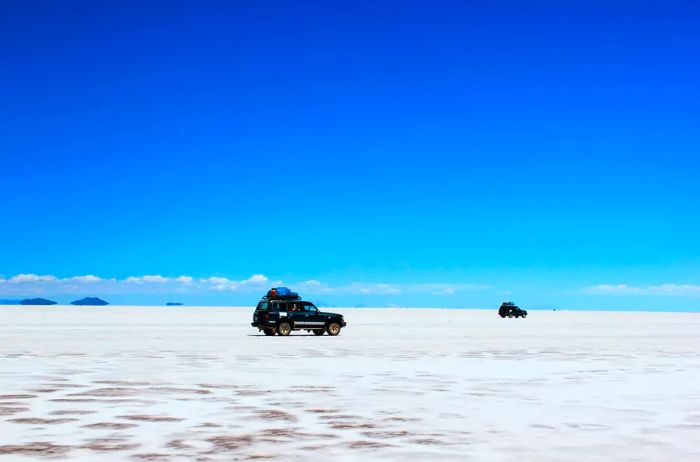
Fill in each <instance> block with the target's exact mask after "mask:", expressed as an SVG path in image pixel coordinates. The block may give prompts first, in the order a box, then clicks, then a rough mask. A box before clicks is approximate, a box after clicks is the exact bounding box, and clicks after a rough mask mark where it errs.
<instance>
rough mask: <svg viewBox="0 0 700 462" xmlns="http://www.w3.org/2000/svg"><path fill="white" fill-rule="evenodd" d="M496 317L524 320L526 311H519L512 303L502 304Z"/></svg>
mask: <svg viewBox="0 0 700 462" xmlns="http://www.w3.org/2000/svg"><path fill="white" fill-rule="evenodd" d="M498 315H499V316H500V317H502V318H506V317H508V318H520V317H522V318H525V317H527V311H525V310H522V309H520V307H519V306H517V305H516V304H515V303H513V302H503V303H502V304H501V307H500V308H499V309H498Z"/></svg>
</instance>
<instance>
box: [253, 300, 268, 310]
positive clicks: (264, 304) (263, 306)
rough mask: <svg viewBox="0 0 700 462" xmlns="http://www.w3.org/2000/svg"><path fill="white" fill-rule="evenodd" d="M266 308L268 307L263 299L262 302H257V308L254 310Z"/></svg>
mask: <svg viewBox="0 0 700 462" xmlns="http://www.w3.org/2000/svg"><path fill="white" fill-rule="evenodd" d="M268 308H269V305H268V302H267V301H264V302H260V303H258V306H257V308H255V311H267V309H268Z"/></svg>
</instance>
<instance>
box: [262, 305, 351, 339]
mask: <svg viewBox="0 0 700 462" xmlns="http://www.w3.org/2000/svg"><path fill="white" fill-rule="evenodd" d="M345 325H346V323H345V319H344V318H343V315H341V314H337V313H326V312H323V311H319V310H318V308H316V306H315V305H314V304H313V303H311V302H308V301H304V300H302V299H301V298H300V297H298V296H296V297H294V298H293V299H290V298H284V299H277V298H270V297H268V296H265V297H263V298H262V299H261V300H260V302H259V303H258V306H257V307H256V308H255V312H254V313H253V322H252V323H251V326H253V327H257V328H258V330H259V331H262V332H263V333H264V334H265V335H275V334H278V335H283V336H286V335H289V334H290V333H291V332H292V331H293V330H306V331H309V332H313V333H314V334H315V335H323V333H324V332H326V333H328V335H338V334H339V333H340V329H341V328H343V327H345Z"/></svg>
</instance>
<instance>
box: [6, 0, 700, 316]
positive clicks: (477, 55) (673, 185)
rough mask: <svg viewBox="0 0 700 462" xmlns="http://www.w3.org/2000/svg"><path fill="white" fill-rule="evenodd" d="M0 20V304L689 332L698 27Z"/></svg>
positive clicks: (675, 15)
mask: <svg viewBox="0 0 700 462" xmlns="http://www.w3.org/2000/svg"><path fill="white" fill-rule="evenodd" d="M2 9H3V14H2V15H0V43H3V47H2V50H1V51H0V67H1V69H2V72H0V88H2V89H3V91H2V103H1V104H0V197H1V198H2V200H1V202H0V220H1V223H2V225H1V226H0V298H16V297H17V296H32V295H37V294H44V295H51V296H54V298H56V299H58V300H59V301H68V300H70V298H71V297H72V296H73V295H104V294H106V295H105V298H108V299H110V301H113V302H120V303H162V302H163V301H166V300H170V299H173V298H176V299H182V300H185V301H186V302H188V303H214V304H240V303H245V304H252V303H254V302H255V299H256V297H257V296H259V295H261V294H262V292H263V288H266V287H267V286H269V285H270V284H272V283H277V282H278V281H281V282H283V283H284V284H286V285H289V286H291V287H292V288H293V289H294V288H295V287H296V288H301V289H304V290H305V292H303V294H305V295H309V298H315V299H317V300H321V301H322V302H324V303H327V304H351V305H354V304H364V305H377V304H380V305H386V304H392V303H394V304H398V305H413V306H415V305H420V306H467V307H495V306H497V305H498V304H499V303H500V302H501V301H502V300H503V299H505V298H512V299H513V300H514V301H516V302H518V303H520V304H522V305H525V306H527V307H543V308H550V307H558V308H604V309H672V310H675V309H694V310H700V272H699V270H700V239H698V236H700V206H699V205H698V204H699V203H700V186H699V182H698V173H699V170H700V169H699V167H700V159H699V158H698V154H699V153H700V130H699V129H700V84H698V82H700V59H699V58H698V57H699V56H700V6H698V3H696V2H692V1H682V2H681V1H665V2H659V1H655V2H645V1H635V2H615V1H612V2H611V1H605V2H594V1H580V2H578V1H572V2H560V1H556V2H554V1H535V2H527V1H524V2H505V1H441V2H437V1H420V2H417V1H376V0H375V1H357V0H354V1H349V2H340V1H334V2H321V1H295V2H282V1H255V2H253V1H251V2H228V1H220V2H212V1H197V2H182V1H181V2H177V1H168V2H131V1H118V2H117V1H114V2H94V1H87V0H85V1H77V0H76V1H70V2H65V1H36V2H25V1H22V2H20V1H6V2H3V3H2ZM18 275H24V276H19V277H18ZM27 275H29V276H27ZM85 275H92V276H96V277H98V278H100V279H99V280H96V279H91V278H82V279H81V278H77V279H76V278H75V277H76V276H85ZM253 275H258V276H255V277H253V278H252V279H251V276H253ZM260 275H264V277H265V278H267V279H263V276H260ZM142 276H161V277H162V278H163V280H159V279H157V278H150V279H148V278H147V279H146V280H144V279H138V278H142ZM179 276H186V277H185V278H183V279H180V280H175V279H173V278H176V277H179ZM130 277H131V278H133V279H130V280H127V278H130ZM188 277H191V278H192V279H191V280H189V279H188ZM71 278H73V279H71ZM211 278H217V279H211ZM309 281H311V282H309ZM95 284H101V285H95Z"/></svg>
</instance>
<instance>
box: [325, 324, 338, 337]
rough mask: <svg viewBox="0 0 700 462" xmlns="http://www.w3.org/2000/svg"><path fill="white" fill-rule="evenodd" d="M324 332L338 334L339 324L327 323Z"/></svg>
mask: <svg viewBox="0 0 700 462" xmlns="http://www.w3.org/2000/svg"><path fill="white" fill-rule="evenodd" d="M326 332H328V335H338V334H339V333H340V324H338V323H337V322H330V323H328V325H327V326H326Z"/></svg>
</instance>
